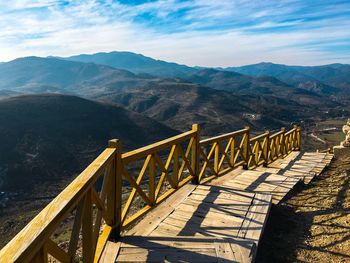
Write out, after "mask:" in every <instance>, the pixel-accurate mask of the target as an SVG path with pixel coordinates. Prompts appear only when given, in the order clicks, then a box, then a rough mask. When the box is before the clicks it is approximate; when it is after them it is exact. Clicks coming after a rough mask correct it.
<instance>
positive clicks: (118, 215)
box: [108, 139, 123, 240]
mask: <svg viewBox="0 0 350 263" xmlns="http://www.w3.org/2000/svg"><path fill="white" fill-rule="evenodd" d="M108 147H109V148H115V149H116V151H115V157H114V160H113V164H112V167H111V177H112V180H111V181H112V184H111V185H112V190H111V195H112V196H111V199H112V202H113V204H112V205H111V206H110V209H112V222H113V230H112V233H111V239H112V240H117V239H119V237H120V231H121V219H122V183H123V182H122V169H123V166H122V165H123V163H122V144H121V141H119V140H117V139H113V140H110V141H109V142H108Z"/></svg>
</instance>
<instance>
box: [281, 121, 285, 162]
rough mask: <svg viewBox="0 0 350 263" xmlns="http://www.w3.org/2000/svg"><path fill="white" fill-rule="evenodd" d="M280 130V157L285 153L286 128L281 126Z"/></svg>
mask: <svg viewBox="0 0 350 263" xmlns="http://www.w3.org/2000/svg"><path fill="white" fill-rule="evenodd" d="M281 131H282V134H281V137H282V139H281V144H280V147H281V148H280V151H281V154H282V155H281V156H282V158H283V157H284V155H285V153H286V136H285V133H286V128H284V127H283V128H281Z"/></svg>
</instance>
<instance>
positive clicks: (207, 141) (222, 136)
mask: <svg viewBox="0 0 350 263" xmlns="http://www.w3.org/2000/svg"><path fill="white" fill-rule="evenodd" d="M248 130H249V129H247V128H245V129H241V130H238V131H234V132H229V133H225V134H222V135H218V136H215V137H212V138H208V139H205V140H201V141H200V144H201V145H207V144H211V143H213V142H216V141H219V140H225V139H227V138H230V137H234V136H239V135H241V134H244V133H246V132H248Z"/></svg>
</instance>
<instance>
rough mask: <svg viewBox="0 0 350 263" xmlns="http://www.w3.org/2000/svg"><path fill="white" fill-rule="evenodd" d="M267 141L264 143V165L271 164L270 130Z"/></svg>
mask: <svg viewBox="0 0 350 263" xmlns="http://www.w3.org/2000/svg"><path fill="white" fill-rule="evenodd" d="M266 133H267V135H266V141H265V145H264V158H265V159H264V167H267V165H268V164H269V154H270V131H266Z"/></svg>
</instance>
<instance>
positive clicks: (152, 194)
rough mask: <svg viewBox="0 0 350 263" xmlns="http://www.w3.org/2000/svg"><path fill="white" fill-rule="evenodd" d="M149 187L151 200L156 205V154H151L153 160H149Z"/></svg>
mask: <svg viewBox="0 0 350 263" xmlns="http://www.w3.org/2000/svg"><path fill="white" fill-rule="evenodd" d="M148 176H149V177H148V189H149V196H148V197H149V200H150V202H151V204H152V206H154V204H155V201H156V196H155V194H156V182H155V180H156V160H155V157H154V154H152V156H151V160H150V162H149V174H148Z"/></svg>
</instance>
